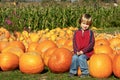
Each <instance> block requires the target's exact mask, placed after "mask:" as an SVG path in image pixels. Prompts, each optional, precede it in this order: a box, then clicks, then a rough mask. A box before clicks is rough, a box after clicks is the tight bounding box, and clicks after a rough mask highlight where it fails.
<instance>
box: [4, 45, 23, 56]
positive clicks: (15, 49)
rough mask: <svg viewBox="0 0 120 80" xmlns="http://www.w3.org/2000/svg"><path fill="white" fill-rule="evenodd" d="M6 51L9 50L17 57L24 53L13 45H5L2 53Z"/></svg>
mask: <svg viewBox="0 0 120 80" xmlns="http://www.w3.org/2000/svg"><path fill="white" fill-rule="evenodd" d="M6 52H11V53H13V54H15V55H17V56H18V57H20V56H21V55H22V54H24V51H23V50H22V49H21V48H19V47H14V46H7V47H5V48H4V49H3V50H2V53H6Z"/></svg>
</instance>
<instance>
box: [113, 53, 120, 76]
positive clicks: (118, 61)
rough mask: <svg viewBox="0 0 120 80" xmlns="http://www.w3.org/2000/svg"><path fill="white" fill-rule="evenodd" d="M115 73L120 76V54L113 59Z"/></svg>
mask: <svg viewBox="0 0 120 80" xmlns="http://www.w3.org/2000/svg"><path fill="white" fill-rule="evenodd" d="M113 73H114V75H115V76H116V77H118V78H120V54H117V55H115V57H114V59H113Z"/></svg>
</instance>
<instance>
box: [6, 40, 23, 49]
mask: <svg viewBox="0 0 120 80" xmlns="http://www.w3.org/2000/svg"><path fill="white" fill-rule="evenodd" d="M8 46H13V47H19V48H21V49H22V50H23V51H25V45H24V44H23V43H22V42H21V41H11V42H9V44H8Z"/></svg>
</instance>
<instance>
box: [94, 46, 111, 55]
mask: <svg viewBox="0 0 120 80" xmlns="http://www.w3.org/2000/svg"><path fill="white" fill-rule="evenodd" d="M94 53H95V54H98V53H105V54H113V49H112V48H111V47H110V46H108V45H97V46H94Z"/></svg>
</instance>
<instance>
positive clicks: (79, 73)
mask: <svg viewBox="0 0 120 80" xmlns="http://www.w3.org/2000/svg"><path fill="white" fill-rule="evenodd" d="M81 74H82V72H81V69H80V67H78V70H77V75H78V76H80V75H81Z"/></svg>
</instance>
